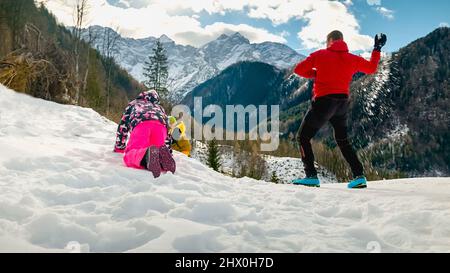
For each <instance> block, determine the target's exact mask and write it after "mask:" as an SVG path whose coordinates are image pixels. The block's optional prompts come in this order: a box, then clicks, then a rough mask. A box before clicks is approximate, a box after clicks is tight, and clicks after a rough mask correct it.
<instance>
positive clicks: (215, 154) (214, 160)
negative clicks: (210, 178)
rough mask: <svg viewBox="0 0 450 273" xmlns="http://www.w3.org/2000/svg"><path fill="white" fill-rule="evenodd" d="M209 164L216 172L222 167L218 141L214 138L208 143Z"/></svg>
mask: <svg viewBox="0 0 450 273" xmlns="http://www.w3.org/2000/svg"><path fill="white" fill-rule="evenodd" d="M207 164H208V166H209V167H211V168H212V169H213V170H215V171H216V172H218V171H219V168H220V166H221V162H220V154H219V145H218V144H217V140H216V139H215V138H213V140H211V141H209V142H208V160H207Z"/></svg>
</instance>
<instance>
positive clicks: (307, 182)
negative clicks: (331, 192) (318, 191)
mask: <svg viewBox="0 0 450 273" xmlns="http://www.w3.org/2000/svg"><path fill="white" fill-rule="evenodd" d="M292 184H294V185H297V186H307V187H317V188H319V187H320V181H319V178H317V176H315V177H307V178H303V179H295V180H293V181H292Z"/></svg>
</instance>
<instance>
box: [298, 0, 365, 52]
mask: <svg viewBox="0 0 450 273" xmlns="http://www.w3.org/2000/svg"><path fill="white" fill-rule="evenodd" d="M313 7H314V9H312V10H311V11H309V12H307V13H306V14H305V15H304V19H305V20H306V22H307V25H306V26H305V27H303V28H302V29H301V31H300V32H299V33H298V36H299V38H300V39H301V40H302V41H303V44H304V46H305V47H306V48H308V49H313V48H319V47H323V46H324V45H325V40H326V36H327V34H328V33H330V32H331V31H333V30H336V29H337V30H340V31H341V32H342V33H343V34H344V39H345V41H346V42H347V44H348V46H349V48H350V50H351V51H356V50H368V49H370V48H371V47H372V46H373V39H372V37H370V36H367V35H363V34H361V33H360V26H359V24H358V21H357V20H356V18H355V16H354V15H353V14H351V13H350V12H349V11H348V9H347V7H346V6H345V5H344V4H342V3H340V2H329V1H316V3H315V4H314V6H313Z"/></svg>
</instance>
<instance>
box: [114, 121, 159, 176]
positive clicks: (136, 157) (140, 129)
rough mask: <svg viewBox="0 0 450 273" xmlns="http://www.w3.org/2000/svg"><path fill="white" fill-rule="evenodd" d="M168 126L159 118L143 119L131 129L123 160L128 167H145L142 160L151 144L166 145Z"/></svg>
mask: <svg viewBox="0 0 450 273" xmlns="http://www.w3.org/2000/svg"><path fill="white" fill-rule="evenodd" d="M166 137H167V128H166V126H164V125H163V124H162V123H161V122H159V121H157V120H150V121H143V122H141V123H139V124H138V125H137V126H136V127H135V128H134V129H133V131H131V134H130V139H129V140H128V144H127V148H126V149H125V155H124V157H123V162H124V163H125V165H126V166H127V167H131V168H136V169H143V167H142V166H141V161H142V159H143V158H144V156H145V153H146V152H147V148H148V147H151V146H156V147H161V146H163V145H165V141H166Z"/></svg>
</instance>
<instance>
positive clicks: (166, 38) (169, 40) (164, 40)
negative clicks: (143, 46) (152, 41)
mask: <svg viewBox="0 0 450 273" xmlns="http://www.w3.org/2000/svg"><path fill="white" fill-rule="evenodd" d="M158 40H159V41H160V42H161V43H163V44H166V43H175V42H174V41H173V40H172V39H170V38H169V37H168V36H167V35H165V34H163V35H161V37H159V39H158Z"/></svg>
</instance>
